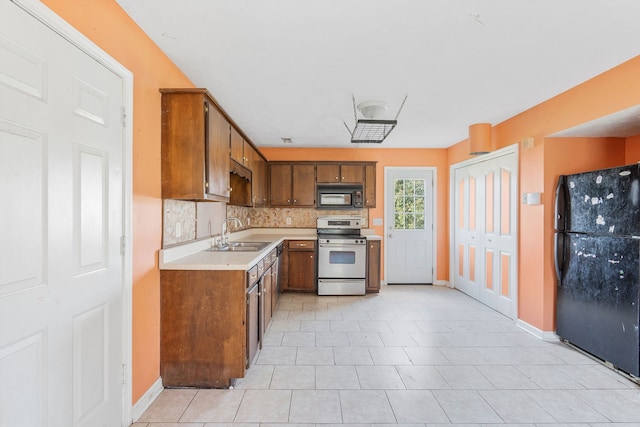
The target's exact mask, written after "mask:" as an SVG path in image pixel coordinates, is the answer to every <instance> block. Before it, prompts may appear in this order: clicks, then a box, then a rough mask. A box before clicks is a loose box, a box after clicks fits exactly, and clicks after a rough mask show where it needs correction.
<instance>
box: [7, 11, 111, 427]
mask: <svg viewBox="0 0 640 427" xmlns="http://www.w3.org/2000/svg"><path fill="white" fill-rule="evenodd" d="M122 105H123V81H122V79H121V78H120V77H118V76H116V75H115V74H113V73H112V72H110V71H109V70H108V69H107V68H105V67H104V66H102V65H101V64H99V63H98V62H96V61H95V60H94V59H92V58H91V57H89V56H87V55H86V54H85V53H83V52H82V51H81V50H79V49H78V48H77V47H75V46H74V45H72V44H71V43H70V42H68V41H66V40H65V39H63V38H62V37H61V36H59V35H58V34H57V33H56V32H54V31H52V30H51V29H49V28H48V27H47V26H45V25H44V24H42V23H41V22H40V21H38V20H37V19H34V18H33V17H31V16H30V15H29V14H27V13H26V12H24V11H23V10H22V9H20V8H19V7H18V6H16V5H15V4H13V3H12V2H10V1H6V0H5V1H2V2H0V205H1V206H2V208H1V209H0V226H1V228H0V243H1V244H0V425H1V426H21V427H35V426H48V427H69V426H92V427H96V426H98V427H102V426H105V427H106V426H109V427H111V426H118V425H121V423H122V415H121V414H122V398H121V396H122V382H123V373H122V369H123V368H122V365H123V356H122V343H123V340H122V334H123V328H122V292H123V256H122V255H121V248H120V239H121V236H122V235H123V181H122V180H123V158H122V153H123V125H122Z"/></svg>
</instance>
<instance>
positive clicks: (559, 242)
mask: <svg viewBox="0 0 640 427" xmlns="http://www.w3.org/2000/svg"><path fill="white" fill-rule="evenodd" d="M564 239H565V234H564V233H556V239H555V242H554V245H553V261H554V265H555V268H556V277H557V279H558V286H561V285H562V272H563V271H564Z"/></svg>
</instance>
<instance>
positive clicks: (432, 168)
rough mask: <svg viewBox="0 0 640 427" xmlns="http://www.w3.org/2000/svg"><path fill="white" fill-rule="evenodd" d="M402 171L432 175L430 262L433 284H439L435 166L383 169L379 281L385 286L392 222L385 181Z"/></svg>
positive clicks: (436, 169)
mask: <svg viewBox="0 0 640 427" xmlns="http://www.w3.org/2000/svg"><path fill="white" fill-rule="evenodd" d="M402 170H417V171H421V172H431V173H432V174H433V183H432V185H433V188H432V194H431V198H432V200H433V201H432V203H431V218H432V221H431V228H432V233H431V236H432V241H433V248H432V250H431V253H432V254H433V255H432V260H431V262H432V263H433V284H434V285H436V284H439V283H440V282H439V281H438V280H437V277H438V227H436V224H437V223H438V218H437V213H438V182H437V178H438V168H437V167H435V166H385V167H384V185H383V187H384V189H383V191H384V193H383V200H384V203H383V205H384V206H383V209H384V211H383V215H382V216H383V218H384V225H383V226H384V230H383V234H382V241H383V243H384V254H383V255H384V280H382V281H381V283H382V284H384V285H386V284H387V272H388V271H389V270H388V265H387V260H388V259H389V257H388V256H387V250H388V247H389V245H387V244H386V242H387V233H388V230H389V228H388V227H389V224H391V222H392V221H393V220H392V219H391V218H388V217H387V209H388V207H389V203H391V201H389V200H388V197H387V190H388V186H387V181H388V177H389V172H391V171H402Z"/></svg>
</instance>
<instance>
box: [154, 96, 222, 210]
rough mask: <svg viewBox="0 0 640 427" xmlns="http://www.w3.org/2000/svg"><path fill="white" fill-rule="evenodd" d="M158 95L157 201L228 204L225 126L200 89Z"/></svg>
mask: <svg viewBox="0 0 640 427" xmlns="http://www.w3.org/2000/svg"><path fill="white" fill-rule="evenodd" d="M161 93H162V102H161V105H162V112H161V114H162V138H161V141H162V142H161V144H162V146H161V175H162V178H161V180H162V198H163V199H186V200H216V201H229V188H230V186H229V130H230V125H229V123H228V122H227V121H226V120H225V118H224V116H223V115H222V113H220V112H219V111H218V109H217V108H216V105H215V102H214V101H213V98H212V97H211V96H210V95H209V93H208V92H207V91H206V90H203V89H186V90H182V89H180V90H178V89H161Z"/></svg>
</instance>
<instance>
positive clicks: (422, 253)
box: [385, 168, 434, 284]
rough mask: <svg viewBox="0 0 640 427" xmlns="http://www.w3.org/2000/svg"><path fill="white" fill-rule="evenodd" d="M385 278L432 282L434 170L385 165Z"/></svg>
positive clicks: (402, 281)
mask: <svg viewBox="0 0 640 427" xmlns="http://www.w3.org/2000/svg"><path fill="white" fill-rule="evenodd" d="M385 193H386V194H385V210H386V212H385V219H386V235H385V245H386V250H385V259H386V260H387V261H386V262H385V277H386V281H387V283H388V284H401V283H415V284H421V283H424V284H428V283H433V275H434V273H433V259H434V253H433V248H434V244H433V241H434V238H433V234H434V233H433V223H434V218H433V212H434V209H433V170H431V169H427V168H385Z"/></svg>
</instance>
